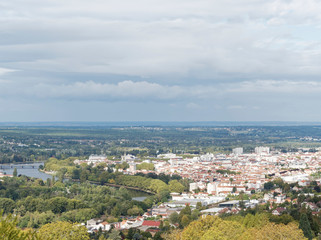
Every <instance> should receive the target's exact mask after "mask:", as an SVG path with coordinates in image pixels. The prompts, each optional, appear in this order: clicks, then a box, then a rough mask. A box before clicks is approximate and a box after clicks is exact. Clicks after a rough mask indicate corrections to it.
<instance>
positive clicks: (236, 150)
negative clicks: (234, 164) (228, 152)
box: [233, 147, 243, 155]
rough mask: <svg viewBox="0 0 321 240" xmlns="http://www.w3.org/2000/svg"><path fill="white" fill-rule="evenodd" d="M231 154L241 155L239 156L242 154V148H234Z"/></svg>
mask: <svg viewBox="0 0 321 240" xmlns="http://www.w3.org/2000/svg"><path fill="white" fill-rule="evenodd" d="M233 154H234V155H241V154H243V148H242V147H239V148H234V149H233Z"/></svg>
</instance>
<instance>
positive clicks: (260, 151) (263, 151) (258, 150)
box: [255, 147, 270, 155]
mask: <svg viewBox="0 0 321 240" xmlns="http://www.w3.org/2000/svg"><path fill="white" fill-rule="evenodd" d="M255 153H256V154H260V155H261V154H269V153H270V148H269V147H256V148H255Z"/></svg>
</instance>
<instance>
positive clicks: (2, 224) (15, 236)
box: [0, 212, 38, 240]
mask: <svg viewBox="0 0 321 240" xmlns="http://www.w3.org/2000/svg"><path fill="white" fill-rule="evenodd" d="M0 216H1V217H0V239H4V240H36V239H38V238H37V236H36V234H35V233H34V232H23V231H22V230H21V229H19V228H17V227H16V226H17V224H18V221H17V218H13V217H12V216H11V215H10V214H9V215H8V216H7V217H3V216H2V212H0Z"/></svg>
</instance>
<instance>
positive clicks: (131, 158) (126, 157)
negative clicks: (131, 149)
mask: <svg viewBox="0 0 321 240" xmlns="http://www.w3.org/2000/svg"><path fill="white" fill-rule="evenodd" d="M135 159H136V157H135V156H134V155H131V154H127V155H125V154H124V155H123V156H121V162H129V161H134V160H135Z"/></svg>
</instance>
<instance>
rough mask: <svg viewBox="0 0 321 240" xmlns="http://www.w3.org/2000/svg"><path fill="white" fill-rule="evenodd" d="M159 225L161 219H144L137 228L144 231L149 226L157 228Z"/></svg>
mask: <svg viewBox="0 0 321 240" xmlns="http://www.w3.org/2000/svg"><path fill="white" fill-rule="evenodd" d="M160 225H161V221H152V220H144V222H143V224H142V226H141V227H140V228H139V229H140V230H142V231H146V230H147V229H149V228H153V229H158V228H159V227H160Z"/></svg>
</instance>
